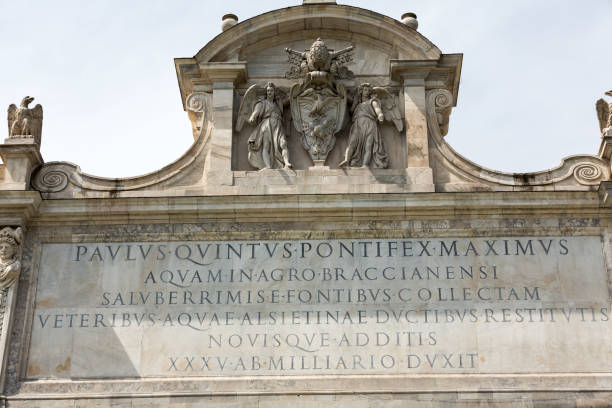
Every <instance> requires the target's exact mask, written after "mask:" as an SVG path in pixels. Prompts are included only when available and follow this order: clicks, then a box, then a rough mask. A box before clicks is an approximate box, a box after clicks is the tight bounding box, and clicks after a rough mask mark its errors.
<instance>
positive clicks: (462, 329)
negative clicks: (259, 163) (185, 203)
mask: <svg viewBox="0 0 612 408" xmlns="http://www.w3.org/2000/svg"><path fill="white" fill-rule="evenodd" d="M607 288H608V278H607V272H606V270H605V267H604V262H603V254H602V243H601V240H600V238H599V237H544V238H542V237H499V238H457V239H454V238H443V239H431V238H427V239H425V238H423V239H418V238H416V239H395V240H394V239H390V240H387V239H385V240H360V239H355V240H327V241H321V240H319V241H314V240H312V241H219V242H209V241H202V242H199V241H190V242H165V243H159V242H155V243H146V242H145V243H138V242H134V243H120V244H119V243H108V244H107V243H83V244H44V245H43V250H42V259H41V266H40V273H39V278H38V286H37V293H36V305H35V311H34V319H33V328H32V340H31V345H30V351H29V362H28V370H27V377H28V378H105V377H159V376H236V375H248V376H253V375H262V376H263V375H312V374H317V373H319V374H343V373H344V374H398V373H408V374H415V373H489V374H491V373H532V372H584V371H592V372H610V371H611V370H612V361H611V360H610V359H611V358H612V342H610V339H611V337H612V332H611V330H610V328H611V325H610V318H609V316H610V313H611V312H610V301H609V295H608V289H607Z"/></svg>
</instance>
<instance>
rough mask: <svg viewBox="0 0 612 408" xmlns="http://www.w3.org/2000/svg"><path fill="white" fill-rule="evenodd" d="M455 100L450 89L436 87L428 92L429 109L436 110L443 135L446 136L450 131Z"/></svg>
mask: <svg viewBox="0 0 612 408" xmlns="http://www.w3.org/2000/svg"><path fill="white" fill-rule="evenodd" d="M453 100H454V98H453V94H452V93H451V92H450V91H449V90H448V89H434V90H432V91H429V92H428V93H427V106H428V108H429V109H434V110H435V112H436V118H437V120H438V126H439V127H440V133H441V134H442V136H446V134H447V133H448V123H449V118H450V114H451V110H452V108H453Z"/></svg>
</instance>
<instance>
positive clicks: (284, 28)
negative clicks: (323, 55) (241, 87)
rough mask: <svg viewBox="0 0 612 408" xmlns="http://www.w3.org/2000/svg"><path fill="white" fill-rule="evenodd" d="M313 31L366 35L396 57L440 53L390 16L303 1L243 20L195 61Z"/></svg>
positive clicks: (346, 36) (228, 55)
mask: <svg viewBox="0 0 612 408" xmlns="http://www.w3.org/2000/svg"><path fill="white" fill-rule="evenodd" d="M316 31H319V32H323V33H324V32H328V33H330V34H331V33H333V34H336V35H338V34H339V33H342V34H343V35H342V37H343V38H344V39H346V40H348V41H351V40H354V41H363V40H368V39H369V40H373V41H374V42H383V43H386V44H388V45H389V46H390V47H393V49H395V50H396V51H397V54H398V55H397V56H396V58H397V57H399V58H410V59H419V60H438V59H439V58H440V56H441V52H440V50H439V49H438V47H436V46H435V45H434V44H433V43H432V42H431V41H429V40H428V39H427V38H425V37H424V36H423V35H421V34H420V33H419V32H418V31H416V30H414V29H412V28H409V27H408V26H406V25H405V24H402V23H401V22H399V21H397V20H395V19H393V18H391V17H387V16H385V15H382V14H379V13H376V12H373V11H370V10H365V9H362V8H358V7H352V6H345V5H303V6H295V7H289V8H284V9H279V10H274V11H270V12H268V13H264V14H261V15H259V16H256V17H253V18H250V19H248V20H245V21H243V22H241V23H239V24H237V25H235V26H234V27H231V28H230V29H228V30H226V31H225V32H222V33H221V34H219V35H218V36H216V37H215V38H214V39H213V40H212V41H210V42H209V43H208V44H206V45H205V46H204V47H203V48H202V49H201V50H200V51H198V53H197V54H196V55H195V57H194V59H195V60H196V61H197V62H198V63H206V62H224V61H228V60H230V59H231V57H232V56H233V55H236V54H237V53H239V52H240V51H241V50H243V49H245V48H247V47H250V46H252V45H254V44H256V43H258V42H261V41H266V42H267V43H268V44H269V45H273V43H274V41H277V42H278V43H281V42H283V41H286V39H287V38H291V36H292V33H295V32H306V33H308V32H313V33H314V32H316ZM333 34H332V35H333ZM368 37H369V38H368ZM270 41H272V43H270Z"/></svg>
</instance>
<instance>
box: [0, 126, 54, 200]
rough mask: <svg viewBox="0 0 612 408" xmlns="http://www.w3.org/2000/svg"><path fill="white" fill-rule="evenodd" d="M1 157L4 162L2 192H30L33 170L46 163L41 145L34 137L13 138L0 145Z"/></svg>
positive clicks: (1, 182) (0, 188) (0, 185)
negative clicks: (41, 152) (41, 151)
mask: <svg viewBox="0 0 612 408" xmlns="http://www.w3.org/2000/svg"><path fill="white" fill-rule="evenodd" d="M0 156H1V157H2V161H4V165H5V169H4V179H3V180H0V190H28V189H29V188H30V177H31V176H32V170H34V169H35V168H36V167H37V166H39V165H41V164H42V163H43V162H44V161H43V159H42V156H41V155H40V145H39V144H37V143H36V142H35V140H34V138H32V137H12V138H8V139H5V141H4V144H0Z"/></svg>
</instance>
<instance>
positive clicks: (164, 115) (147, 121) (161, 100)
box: [0, 0, 612, 177]
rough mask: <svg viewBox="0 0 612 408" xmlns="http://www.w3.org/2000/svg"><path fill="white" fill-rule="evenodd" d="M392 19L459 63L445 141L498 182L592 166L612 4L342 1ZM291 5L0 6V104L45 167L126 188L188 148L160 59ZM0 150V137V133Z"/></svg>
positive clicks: (186, 129)
mask: <svg viewBox="0 0 612 408" xmlns="http://www.w3.org/2000/svg"><path fill="white" fill-rule="evenodd" d="M339 3H340V4H348V5H352V6H357V7H362V8H369V9H373V10H374V11H377V12H380V13H382V14H385V15H388V16H391V17H394V18H396V19H399V18H400V16H401V14H402V13H404V12H408V11H412V12H415V13H417V15H418V17H419V22H420V27H419V31H420V32H421V33H422V34H424V35H425V36H426V37H427V38H429V39H430V40H431V41H432V42H433V43H434V44H436V45H437V46H438V47H439V48H440V49H441V50H442V52H444V53H457V52H460V53H463V54H464V64H463V72H462V80H461V86H460V89H459V103H458V107H457V108H456V109H455V110H454V111H453V114H452V116H451V125H450V131H449V134H448V136H447V138H446V139H447V141H448V142H449V143H450V145H451V146H452V147H453V148H454V149H455V150H457V151H458V152H459V153H460V154H462V155H464V156H465V157H467V158H468V159H470V160H472V161H474V162H476V163H478V164H480V165H483V166H486V167H488V168H492V169H495V170H503V171H510V172H524V171H537V170H544V169H547V168H550V167H556V166H557V165H559V164H560V162H561V159H562V158H563V157H565V156H569V155H573V154H596V153H597V150H598V147H599V143H600V135H599V128H598V125H597V119H596V114H595V108H594V106H595V101H596V100H597V99H598V98H600V97H602V96H603V92H604V91H606V90H609V89H612V68H611V67H612V52H611V51H610V36H611V35H612V23H611V21H612V0H589V1H583V2H576V1H568V0H537V1H536V0H513V1H507V2H501V1H492V0H464V1H459V0H436V1H434V0H413V1H411V2H398V1H390V0H379V1H376V2H374V1H365V0H354V1H351V0H345V1H340V2H339ZM298 4H301V0H290V1H275V0H257V1H253V0H251V1H243V0H224V1H209V0H197V1H196V0H172V1H170V0H166V1H161V0H130V1H125V0H87V1H84V0H54V1H48V0H37V1H14V0H0V56H1V57H0V58H1V59H0V61H1V62H2V63H1V64H0V106H1V105H3V106H5V107H8V105H9V104H11V103H16V104H18V103H19V102H20V101H21V98H22V97H23V96H25V95H31V96H34V97H36V100H35V102H34V103H41V104H42V105H43V108H44V115H45V119H44V123H43V133H42V154H43V157H44V159H45V161H47V162H49V161H69V162H72V163H75V164H77V165H79V166H80V167H81V169H82V170H83V171H84V172H86V173H89V174H93V175H97V176H105V177H127V176H135V175H139V174H144V173H148V172H151V171H154V170H157V169H159V168H161V167H163V166H164V165H166V164H169V163H170V162H172V161H174V160H176V159H177V158H178V157H179V156H180V155H182V154H183V153H184V152H185V151H186V150H187V149H188V148H189V146H190V145H191V143H192V142H193V138H192V135H191V127H190V124H189V121H188V119H187V114H186V113H185V112H184V111H183V110H182V105H181V101H180V95H179V90H178V83H177V79H176V73H175V70H174V63H173V58H175V57H191V56H193V55H194V54H195V53H196V52H197V51H198V50H199V49H200V48H201V47H203V46H204V45H205V44H206V43H207V42H208V41H210V40H211V39H212V38H213V37H214V36H215V35H217V34H218V33H219V32H220V30H221V28H220V27H221V16H222V15H223V14H226V13H229V12H233V13H234V14H236V15H238V17H239V18H240V21H243V20H245V19H247V18H250V17H253V16H255V15H258V14H261V13H264V12H266V11H270V10H274V9H278V8H282V7H288V6H293V5H298ZM2 132H4V133H0V138H3V137H6V135H8V129H7V128H6V127H5V128H4V130H3V131H2Z"/></svg>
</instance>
